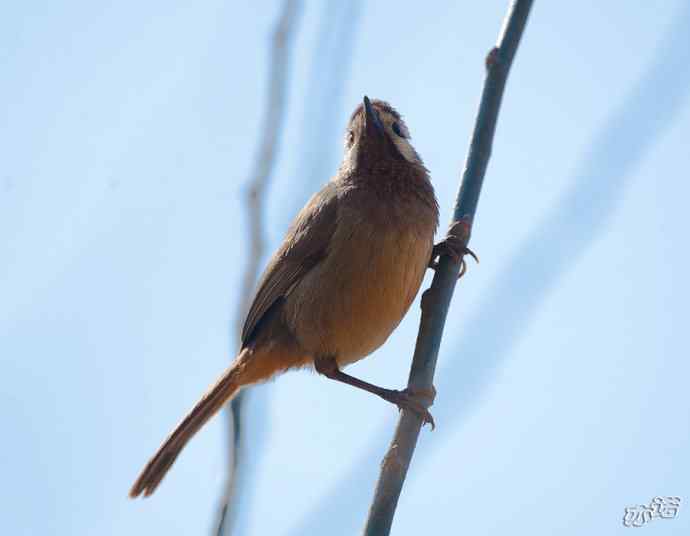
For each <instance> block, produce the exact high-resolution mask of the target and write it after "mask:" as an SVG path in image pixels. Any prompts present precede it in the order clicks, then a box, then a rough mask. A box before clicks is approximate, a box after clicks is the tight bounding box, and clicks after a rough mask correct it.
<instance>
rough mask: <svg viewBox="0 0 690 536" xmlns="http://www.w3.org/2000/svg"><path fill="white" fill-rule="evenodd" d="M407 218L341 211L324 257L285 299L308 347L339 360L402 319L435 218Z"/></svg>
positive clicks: (363, 351)
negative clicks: (367, 216)
mask: <svg viewBox="0 0 690 536" xmlns="http://www.w3.org/2000/svg"><path fill="white" fill-rule="evenodd" d="M384 215H385V214H384ZM407 217H408V218H409V219H405V220H399V221H393V220H388V221H385V218H380V219H378V221H372V220H371V218H365V217H363V215H362V211H361V210H359V208H357V207H354V208H353V209H352V210H347V209H345V210H344V211H341V213H340V214H339V223H338V226H337V229H336V231H335V234H334V236H333V237H332V239H331V242H330V245H329V249H328V254H327V256H326V258H325V259H324V260H323V261H322V262H321V263H320V264H318V265H317V266H316V267H315V268H314V269H313V270H312V271H311V272H310V273H309V274H307V276H306V277H305V278H304V279H303V280H302V281H301V282H300V284H299V285H298V286H297V287H296V288H295V289H294V291H293V292H292V293H291V294H290V296H289V297H288V300H287V303H286V306H287V307H286V314H287V316H288V318H287V320H288V323H289V324H290V325H291V326H292V327H293V329H294V331H295V334H296V336H297V339H298V340H299V342H300V344H301V345H302V347H303V348H305V350H307V351H308V352H310V353H312V354H313V355H315V356H316V355H333V356H335V357H336V359H337V360H338V363H339V364H340V365H341V366H343V365H346V364H349V363H352V362H354V361H357V360H359V359H361V358H363V357H364V356H366V355H368V354H369V353H371V352H373V351H374V350H375V349H376V348H378V347H379V346H381V345H382V344H383V343H384V342H385V341H386V339H387V338H388V336H389V335H390V334H391V332H392V331H393V330H394V329H395V327H396V326H397V325H398V324H399V323H400V320H401V319H402V318H403V316H404V315H405V313H406V312H407V310H408V309H409V307H410V304H411V303H412V301H413V300H414V298H415V296H416V294H417V292H418V290H419V287H420V285H421V282H422V279H423V277H424V273H425V271H426V268H427V265H428V262H429V257H430V254H431V248H432V245H433V233H434V230H435V221H431V220H432V218H421V219H418V220H415V219H414V215H413V214H408V215H407ZM425 220H429V221H425Z"/></svg>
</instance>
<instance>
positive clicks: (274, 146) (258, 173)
mask: <svg viewBox="0 0 690 536" xmlns="http://www.w3.org/2000/svg"><path fill="white" fill-rule="evenodd" d="M300 11H301V1H300V0H285V1H284V2H283V8H282V11H281V13H280V17H279V19H278V22H277V23H276V25H275V28H274V30H273V34H272V39H271V42H272V47H271V51H270V63H269V82H268V94H267V100H266V108H265V113H264V116H263V120H262V125H261V139H260V142H259V150H258V153H257V155H256V160H255V162H254V169H253V171H252V173H251V175H250V179H249V183H248V190H247V199H246V203H247V220H248V227H249V237H248V241H249V253H248V257H247V258H248V261H247V265H246V267H245V271H244V276H243V277H242V283H241V286H240V293H241V294H240V299H239V303H238V306H237V312H236V316H235V322H234V327H233V330H232V337H233V339H234V337H236V336H238V335H239V333H241V331H242V325H243V322H244V318H245V316H246V314H247V311H248V310H249V307H250V305H251V300H252V296H253V293H254V286H255V285H256V279H257V277H258V274H259V269H260V268H261V261H262V259H263V256H264V253H265V250H266V241H265V238H264V230H263V225H262V224H263V220H264V204H265V200H266V191H267V189H268V186H269V181H270V178H271V174H272V172H273V168H274V165H275V161H276V154H277V152H278V143H279V141H280V136H281V134H282V131H283V123H284V120H285V101H286V98H287V91H286V88H287V75H288V70H289V65H290V55H291V52H292V50H291V44H292V41H293V38H294V34H295V29H296V27H297V23H298V19H299V14H300ZM245 393H246V392H241V393H240V394H239V395H238V396H237V397H236V398H235V399H234V400H233V401H232V404H231V411H230V412H228V415H229V417H230V430H231V431H232V433H231V435H230V448H229V449H228V451H229V454H230V460H229V463H228V477H227V481H226V484H225V489H224V492H223V496H222V498H221V502H220V509H219V513H218V523H217V525H216V530H215V534H217V535H218V536H223V534H226V533H228V534H229V533H230V531H231V530H232V523H233V520H234V515H232V514H231V510H230V503H231V502H232V499H233V496H234V495H235V492H236V489H237V469H238V464H239V461H240V458H241V457H242V452H243V451H244V449H243V448H242V444H243V440H242V438H243V435H242V427H241V425H242V407H243V401H244V397H245V396H246V394H245Z"/></svg>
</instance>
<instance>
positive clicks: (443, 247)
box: [429, 221, 479, 278]
mask: <svg viewBox="0 0 690 536" xmlns="http://www.w3.org/2000/svg"><path fill="white" fill-rule="evenodd" d="M468 237H469V226H468V224H467V222H465V221H456V222H455V223H454V224H453V225H451V228H450V230H449V231H448V236H446V238H444V239H443V240H441V241H440V242H439V243H438V244H436V245H434V248H433V249H432V250H431V260H430V261H429V267H430V268H433V269H434V270H435V269H436V268H438V261H437V260H436V259H437V258H438V257H440V256H441V255H448V256H449V257H450V258H452V259H453V262H454V263H456V264H460V273H459V274H458V278H461V277H462V276H463V275H465V272H466V271H467V264H466V263H465V259H464V256H465V255H469V256H470V257H472V258H473V259H474V260H475V261H476V262H477V263H479V258H478V257H477V255H476V254H475V253H474V251H472V250H471V249H470V248H468V247H467V239H468Z"/></svg>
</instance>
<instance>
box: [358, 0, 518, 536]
mask: <svg viewBox="0 0 690 536" xmlns="http://www.w3.org/2000/svg"><path fill="white" fill-rule="evenodd" d="M531 6H532V0H515V1H513V2H512V4H511V6H510V8H509V11H508V15H507V17H506V21H505V23H504V26H503V29H502V31H501V35H500V36H499V39H498V43H497V45H496V47H494V49H493V50H491V52H490V53H489V55H488V56H487V60H486V67H487V76H486V79H485V81H484V90H483V93H482V99H481V102H480V105H479V112H478V114H477V119H476V121H475V127H474V132H473V135H472V141H471V143H470V148H469V152H468V155H467V160H466V164H465V170H464V172H463V176H462V181H461V183H460V191H459V192H458V197H457V200H456V204H455V210H454V216H453V221H454V222H462V223H464V225H463V226H462V229H463V236H462V237H461V238H462V239H463V242H464V244H465V245H467V243H468V242H469V239H470V234H471V229H472V224H473V221H474V216H475V213H476V209H477V203H478V201H479V194H480V192H481V187H482V182H483V180H484V174H485V172H486V168H487V165H488V162H489V157H490V155H491V146H492V143H493V137H494V131H495V129H496V122H497V119H498V112H499V109H500V106H501V99H502V97H503V90H504V88H505V83H506V80H507V77H508V72H509V71H510V66H511V64H512V61H513V58H514V56H515V52H516V51H517V47H518V44H519V42H520V38H521V36H522V32H523V30H524V28H525V25H526V23H527V16H528V15H529V11H530V8H531ZM459 271H460V263H456V262H453V260H452V259H451V258H450V257H448V256H443V257H442V258H441V259H440V262H439V266H438V268H437V270H436V274H435V275H434V279H433V281H432V283H431V287H430V288H429V289H428V290H426V291H425V292H424V295H423V296H422V318H421V321H420V326H419V333H418V335H417V344H416V346H415V351H414V356H413V359H412V368H411V370H410V377H409V381H408V388H410V389H411V390H414V391H423V390H429V389H432V388H433V377H434V371H435V369H436V361H437V358H438V349H439V346H440V344H441V337H442V335H443V327H444V324H445V320H446V314H447V313H448V306H449V305H450V300H451V297H452V295H453V291H454V289H455V283H456V281H457V277H458V273H459ZM421 426H422V420H421V419H420V418H419V416H417V415H415V414H414V413H411V412H408V411H403V413H402V415H401V417H400V420H399V422H398V427H397V429H396V431H395V436H394V437H393V441H392V442H391V445H390V447H389V449H388V452H387V454H386V456H385V457H384V459H383V463H382V466H381V474H380V476H379V481H378V483H377V485H376V491H375V494H374V499H373V501H372V504H371V508H370V510H369V517H368V519H367V524H366V527H365V529H364V534H365V535H366V536H374V535H376V536H380V535H387V534H389V533H390V529H391V525H392V523H393V516H394V515H395V508H396V506H397V504H398V498H399V497H400V492H401V491H402V486H403V483H404V481H405V476H406V475H407V470H408V468H409V465H410V461H411V460H412V455H413V453H414V449H415V446H416V444H417V438H418V437H419V432H420V430H421Z"/></svg>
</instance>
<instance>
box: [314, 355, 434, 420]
mask: <svg viewBox="0 0 690 536" xmlns="http://www.w3.org/2000/svg"><path fill="white" fill-rule="evenodd" d="M314 368H315V369H316V371H317V372H318V373H319V374H323V375H324V376H326V378H329V379H331V380H335V381H338V382H342V383H346V384H347V385H351V386H353V387H356V388H357V389H362V390H364V391H367V392H369V393H372V394H375V395H376V396H380V397H381V398H383V399H384V400H386V401H387V402H390V403H391V404H395V405H396V406H398V408H399V409H401V410H402V409H407V410H409V411H412V412H413V413H415V414H417V416H419V418H421V419H422V424H426V423H429V424H430V425H431V429H432V430H433V429H434V427H435V424H434V418H433V417H432V416H431V413H429V409H428V408H429V406H431V404H433V402H434V397H435V396H436V390H435V389H434V388H433V387H432V388H431V389H430V390H428V391H427V390H424V391H422V390H419V391H417V390H414V391H413V390H411V389H410V388H409V387H408V388H406V389H403V390H402V391H398V390H395V389H385V388H383V387H379V386H378V385H374V384H371V383H368V382H365V381H363V380H360V379H359V378H355V377H354V376H350V375H349V374H346V373H344V372H343V371H342V370H340V368H339V367H338V363H337V362H336V360H335V358H334V357H320V358H317V359H315V360H314Z"/></svg>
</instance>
